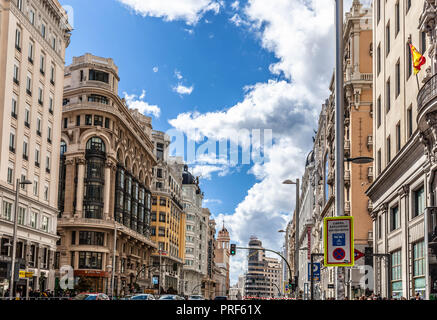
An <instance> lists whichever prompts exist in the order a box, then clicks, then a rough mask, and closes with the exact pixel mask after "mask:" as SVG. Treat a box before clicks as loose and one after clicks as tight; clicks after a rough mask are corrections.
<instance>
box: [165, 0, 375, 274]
mask: <svg viewBox="0 0 437 320" xmlns="http://www.w3.org/2000/svg"><path fill="white" fill-rule="evenodd" d="M369 2H370V0H366V4H369ZM234 3H235V2H234ZM351 3H352V0H347V1H345V8H350V5H351ZM333 5H334V1H326V0H278V1H266V0H249V1H248V2H247V4H246V5H245V7H244V8H240V10H239V13H238V15H234V16H233V17H232V18H231V19H230V20H231V22H233V23H235V24H236V25H240V26H241V25H243V23H245V22H246V23H247V24H248V25H247V26H249V28H248V30H250V31H251V32H253V33H255V34H256V35H257V36H258V37H259V40H260V43H261V45H262V46H263V47H264V48H265V49H266V50H268V51H271V52H272V53H274V55H275V56H276V58H277V62H276V63H273V64H272V65H271V66H270V71H271V72H272V73H273V74H274V75H283V76H284V78H285V80H270V81H268V82H266V83H257V84H254V85H250V86H246V87H245V88H243V89H244V90H245V97H244V99H243V100H242V101H241V102H240V103H238V104H236V105H234V106H233V107H231V108H229V109H225V110H219V111H216V112H208V113H204V114H201V113H198V112H186V113H182V114H180V115H179V116H178V117H176V118H175V119H172V120H170V121H169V122H170V124H171V125H173V126H174V127H175V128H176V129H178V130H180V131H182V132H185V133H186V134H187V136H188V137H189V138H190V139H193V140H195V139H198V138H199V135H200V136H206V137H208V138H212V139H218V140H220V139H227V138H229V137H231V138H232V137H235V136H237V137H238V134H237V133H238V131H239V130H241V129H249V130H250V129H272V130H273V136H274V138H275V144H274V145H273V147H271V148H269V150H267V151H266V156H267V161H265V162H264V163H255V164H254V165H253V166H252V167H251V168H250V170H249V171H248V172H247V173H248V174H252V175H254V176H255V178H256V179H257V183H255V184H254V185H253V186H252V187H251V188H250V189H249V190H248V192H247V195H246V197H245V198H244V199H243V201H241V202H240V204H239V205H238V206H237V208H236V209H235V210H234V212H233V213H232V214H223V213H222V214H220V215H217V216H216V220H218V221H219V220H222V219H224V221H225V224H226V227H227V228H228V230H229V231H230V236H231V239H232V242H235V243H237V244H238V245H247V243H248V241H249V238H250V236H251V235H256V236H258V238H259V239H260V240H261V241H263V245H264V246H265V247H266V248H270V249H274V250H281V246H282V243H283V236H282V234H280V233H278V232H277V231H278V230H279V229H283V228H284V227H285V225H286V223H287V222H288V221H289V220H290V219H291V218H292V217H291V212H292V210H293V208H294V205H295V203H294V201H295V198H294V194H295V189H294V186H289V185H283V184H282V181H283V180H284V179H290V178H291V179H295V178H297V177H301V175H302V174H303V171H304V164H305V159H306V155H307V153H308V152H309V151H310V149H311V148H312V139H311V137H312V135H313V131H312V130H313V128H316V126H317V119H318V116H319V111H320V106H321V104H322V103H323V101H324V99H326V98H327V97H328V95H329V90H328V87H329V82H330V79H331V76H332V73H333V67H334V57H335V48H334V45H335V37H334V7H333ZM246 147H247V146H246ZM246 254H247V253H246V252H242V251H239V252H238V253H237V255H236V256H234V257H233V258H232V263H231V281H232V282H235V281H236V279H237V277H238V275H239V274H242V273H244V272H245V269H246V267H247V264H246V262H245V257H246Z"/></svg>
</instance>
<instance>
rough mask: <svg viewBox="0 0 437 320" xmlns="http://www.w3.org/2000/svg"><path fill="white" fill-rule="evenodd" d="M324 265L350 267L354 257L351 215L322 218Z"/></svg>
mask: <svg viewBox="0 0 437 320" xmlns="http://www.w3.org/2000/svg"><path fill="white" fill-rule="evenodd" d="M323 222H324V228H323V231H324V234H323V237H324V248H325V256H324V258H325V259H324V265H325V266H326V267H352V266H353V265H354V263H355V257H354V238H353V234H354V224H353V222H354V221H353V217H349V216H342V217H329V218H325V219H324V221H323Z"/></svg>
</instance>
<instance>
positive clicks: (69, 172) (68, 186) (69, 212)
mask: <svg viewBox="0 0 437 320" xmlns="http://www.w3.org/2000/svg"><path fill="white" fill-rule="evenodd" d="M65 167H66V168H65V198H64V216H65V217H68V218H69V217H72V216H73V214H74V212H73V202H74V184H72V183H71V182H72V181H74V177H75V176H76V172H75V169H76V168H75V163H74V159H67V160H66V161H65ZM60 170H62V168H61V169H60Z"/></svg>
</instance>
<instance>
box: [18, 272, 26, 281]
mask: <svg viewBox="0 0 437 320" xmlns="http://www.w3.org/2000/svg"><path fill="white" fill-rule="evenodd" d="M19 277H20V279H24V278H26V270H20V275H19Z"/></svg>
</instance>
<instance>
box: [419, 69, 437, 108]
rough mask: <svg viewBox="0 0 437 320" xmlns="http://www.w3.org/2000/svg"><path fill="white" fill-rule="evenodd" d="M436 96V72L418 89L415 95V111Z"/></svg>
mask: <svg viewBox="0 0 437 320" xmlns="http://www.w3.org/2000/svg"><path fill="white" fill-rule="evenodd" d="M435 97H437V74H435V75H434V76H432V78H431V79H429V80H428V81H427V82H426V83H425V84H424V85H423V86H422V88H421V89H420V91H419V93H418V95H417V111H418V113H420V111H421V110H422V109H423V107H424V106H425V105H426V104H427V103H428V102H430V101H431V100H432V99H434V98H435Z"/></svg>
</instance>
